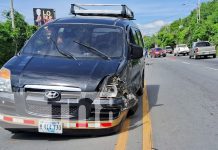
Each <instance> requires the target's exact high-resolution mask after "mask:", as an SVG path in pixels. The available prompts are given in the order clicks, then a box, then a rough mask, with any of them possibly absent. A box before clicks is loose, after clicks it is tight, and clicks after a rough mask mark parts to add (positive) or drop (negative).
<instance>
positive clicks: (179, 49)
mask: <svg viewBox="0 0 218 150" xmlns="http://www.w3.org/2000/svg"><path fill="white" fill-rule="evenodd" d="M189 52H190V50H189V48H188V46H187V45H186V44H179V45H176V48H175V49H174V56H179V55H180V54H182V55H183V56H185V55H188V54H189Z"/></svg>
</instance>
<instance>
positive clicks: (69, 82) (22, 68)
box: [8, 55, 120, 91]
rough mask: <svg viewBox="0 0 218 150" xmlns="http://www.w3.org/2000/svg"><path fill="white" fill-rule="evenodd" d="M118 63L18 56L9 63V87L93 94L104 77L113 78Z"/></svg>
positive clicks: (117, 61) (112, 61)
mask: <svg viewBox="0 0 218 150" xmlns="http://www.w3.org/2000/svg"><path fill="white" fill-rule="evenodd" d="M119 65H120V60H110V61H108V60H100V59H99V60H93V59H90V60H73V59H67V58H61V57H48V56H47V57H39V56H34V57H33V56H24V55H23V56H18V57H16V58H13V59H12V60H11V61H10V63H8V68H9V69H10V70H11V72H12V85H13V84H14V86H19V87H23V86H24V85H27V84H34V85H62V86H72V87H79V88H81V89H82V91H94V90H95V89H96V87H97V86H98V84H99V82H100V81H101V80H102V79H103V78H104V77H105V76H107V75H110V74H115V73H116V71H117V69H118V67H119Z"/></svg>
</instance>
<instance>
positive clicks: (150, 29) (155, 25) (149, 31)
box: [138, 20, 169, 36]
mask: <svg viewBox="0 0 218 150" xmlns="http://www.w3.org/2000/svg"><path fill="white" fill-rule="evenodd" d="M167 24H169V22H165V21H163V20H156V21H154V22H150V23H147V24H138V26H139V28H140V29H141V31H142V34H143V35H148V36H151V35H153V34H155V33H157V32H158V31H159V30H160V29H161V27H163V26H165V25H167Z"/></svg>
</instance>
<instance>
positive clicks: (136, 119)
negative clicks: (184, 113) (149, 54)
mask: <svg viewBox="0 0 218 150" xmlns="http://www.w3.org/2000/svg"><path fill="white" fill-rule="evenodd" d="M146 87H147V96H148V103H149V112H150V111H151V109H152V108H153V107H160V106H163V104H157V101H158V93H159V88H160V86H159V85H147V86H146ZM144 100H145V99H143V96H141V97H139V105H138V111H137V112H136V114H135V115H133V116H130V117H129V118H130V120H131V122H130V126H129V128H127V129H125V130H122V131H121V132H126V131H131V130H135V129H137V128H139V127H141V126H142V125H143V122H142V118H143V116H145V115H147V114H143V108H142V103H143V101H144ZM149 112H147V113H149ZM113 135H116V133H114V134H108V135H105V136H96V135H93V136H75V135H73V136H70V135H56V134H54V135H52V136H51V134H40V133H17V134H13V135H12V137H11V138H12V139H16V140H48V141H66V140H72V139H88V138H89V139H91V138H101V137H106V136H113Z"/></svg>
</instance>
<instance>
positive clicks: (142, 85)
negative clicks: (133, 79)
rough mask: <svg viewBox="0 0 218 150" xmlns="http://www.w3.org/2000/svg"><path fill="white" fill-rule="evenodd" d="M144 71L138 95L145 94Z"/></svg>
mask: <svg viewBox="0 0 218 150" xmlns="http://www.w3.org/2000/svg"><path fill="white" fill-rule="evenodd" d="M144 78H145V77H144V73H143V74H142V79H141V80H142V81H141V85H140V88H139V90H138V91H137V93H136V95H137V96H142V95H143V93H144V84H145V80H144Z"/></svg>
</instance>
